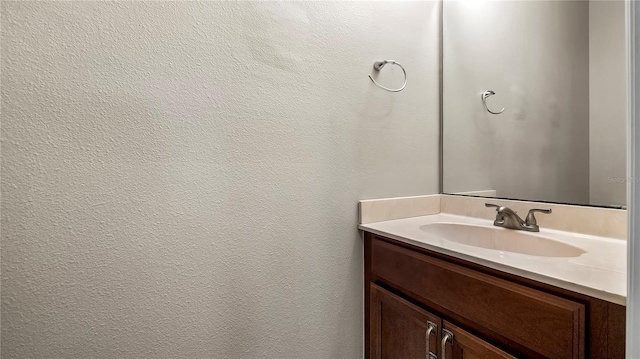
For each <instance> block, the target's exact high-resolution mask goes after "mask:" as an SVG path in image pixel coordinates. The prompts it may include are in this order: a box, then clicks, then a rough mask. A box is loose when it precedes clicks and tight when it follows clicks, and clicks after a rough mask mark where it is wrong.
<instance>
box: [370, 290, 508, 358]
mask: <svg viewBox="0 0 640 359" xmlns="http://www.w3.org/2000/svg"><path fill="white" fill-rule="evenodd" d="M370 291H371V307H370V308H371V311H370V316H371V322H370V327H369V328H370V331H371V333H370V335H371V337H370V338H371V342H370V350H371V357H373V358H384V359H399V358H403V359H414V358H415V359H425V358H430V359H436V358H445V359H513V358H515V357H513V356H511V355H509V354H507V353H505V352H503V351H502V350H500V349H498V348H496V347H495V346H493V345H491V344H489V343H487V342H485V341H483V340H482V339H480V338H478V337H476V336H474V335H472V334H470V333H468V332H466V331H464V330H462V329H460V328H458V327H457V326H455V325H453V324H451V323H449V322H447V321H443V320H442V318H440V317H438V316H436V315H434V314H432V313H429V312H428V311H426V310H424V309H422V308H420V307H418V306H416V305H414V304H411V303H410V302H408V301H406V300H404V299H402V298H401V297H399V296H397V295H395V294H393V293H391V292H389V291H387V290H385V289H383V288H381V287H379V286H377V285H375V284H373V283H372V284H371V288H370ZM442 335H444V337H442ZM443 339H444V340H443ZM443 350H444V352H443ZM442 353H444V355H443V354H442Z"/></svg>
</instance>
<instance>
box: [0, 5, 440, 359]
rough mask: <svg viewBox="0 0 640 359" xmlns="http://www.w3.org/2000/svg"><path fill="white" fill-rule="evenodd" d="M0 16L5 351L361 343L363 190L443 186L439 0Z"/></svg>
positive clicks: (86, 8) (357, 348) (51, 10)
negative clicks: (379, 69)
mask: <svg viewBox="0 0 640 359" xmlns="http://www.w3.org/2000/svg"><path fill="white" fill-rule="evenodd" d="M1 30H2V39H1V40H2V104H1V105H2V352H1V354H2V357H3V358H6V359H9V358H27V357H40V358H45V357H46V358H89V357H91V358H116V357H119V358H133V357H145V358H357V357H361V356H362V345H363V343H362V341H363V336H362V331H363V328H362V326H363V323H362V316H363V313H362V309H363V298H362V296H363V294H362V285H363V274H362V242H361V240H360V237H359V234H358V232H357V230H356V211H357V209H356V208H357V207H356V202H357V200H358V199H366V198H376V197H389V196H405V195H417V194H429V193H436V192H437V190H438V132H439V128H438V52H437V50H438V12H437V5H436V3H433V2H411V3H409V2H382V3H380V2H376V3H346V2H339V3H324V2H313V3H291V2H287V3H248V2H244V3H227V2H224V3H217V2H216V3H211V2H208V3H204V2H200V3H193V2H173V3H156V2H120V3H113V2H109V3H96V2H6V1H3V2H2V29H1ZM384 58H392V59H395V60H398V61H400V62H401V63H402V64H403V65H405V67H406V69H407V72H408V74H409V83H408V85H407V88H406V90H405V91H403V92H401V93H398V94H392V93H388V92H384V91H382V90H380V89H378V88H376V87H374V86H373V85H372V84H371V83H370V82H369V79H368V78H367V74H368V73H369V72H370V71H371V66H372V63H373V62H374V61H375V60H380V59H384ZM379 79H380V80H381V81H383V82H385V83H387V84H389V85H394V84H397V83H399V82H400V81H401V78H400V71H399V69H387V68H385V69H384V73H383V74H381V76H380V77H379Z"/></svg>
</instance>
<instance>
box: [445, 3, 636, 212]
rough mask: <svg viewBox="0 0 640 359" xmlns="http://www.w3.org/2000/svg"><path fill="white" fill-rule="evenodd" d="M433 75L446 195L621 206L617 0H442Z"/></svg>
mask: <svg viewBox="0 0 640 359" xmlns="http://www.w3.org/2000/svg"><path fill="white" fill-rule="evenodd" d="M442 76H443V83H442V85H443V118H442V131H443V143H442V146H443V151H442V156H443V158H442V166H443V171H442V176H443V178H442V186H443V192H444V193H449V194H466V195H473V196H486V197H500V198H510V199H522V200H533V201H547V202H557V203H570V204H583V205H597V206H613V207H624V206H626V185H627V184H626V181H627V179H626V176H627V172H626V140H627V135H626V49H625V4H624V1H588V0H579V1H561V0H555V1H550V0H540V1H486V0H485V1H482V0H467V1H444V2H443V75H442ZM503 108H504V111H502V112H501V110H502V109H503Z"/></svg>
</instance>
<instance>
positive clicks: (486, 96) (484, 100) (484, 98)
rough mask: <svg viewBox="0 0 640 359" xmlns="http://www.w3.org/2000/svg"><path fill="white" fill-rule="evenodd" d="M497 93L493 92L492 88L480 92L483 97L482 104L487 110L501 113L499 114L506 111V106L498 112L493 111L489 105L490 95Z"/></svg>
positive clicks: (496, 113) (494, 113)
mask: <svg viewBox="0 0 640 359" xmlns="http://www.w3.org/2000/svg"><path fill="white" fill-rule="evenodd" d="M495 94H496V93H495V92H493V91H491V90H487V91H485V92H483V93H482V94H480V97H481V98H482V105H483V106H484V109H485V110H487V112H489V113H490V114H492V115H499V114H501V113H503V112H504V107H503V108H502V110H500V111H498V112H493V111H491V110H489V107H487V98H488V97H489V96H493V95H495Z"/></svg>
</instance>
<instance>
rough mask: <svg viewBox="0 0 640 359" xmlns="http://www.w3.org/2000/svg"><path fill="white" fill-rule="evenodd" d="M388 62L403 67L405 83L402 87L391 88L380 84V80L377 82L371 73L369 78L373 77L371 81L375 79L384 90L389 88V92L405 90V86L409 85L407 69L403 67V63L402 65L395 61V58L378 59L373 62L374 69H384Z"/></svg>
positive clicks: (377, 84)
mask: <svg viewBox="0 0 640 359" xmlns="http://www.w3.org/2000/svg"><path fill="white" fill-rule="evenodd" d="M386 64H391V65H396V66H398V67H400V68H401V69H402V73H403V74H404V83H403V84H402V87H400V88H397V89H390V88H388V87H385V86H382V85H380V84H379V83H378V82H376V80H374V79H373V77H371V75H369V79H371V81H373V83H374V84H375V85H376V86H378V87H380V88H381V89H383V90H387V91H389V92H400V91H402V90H404V87H405V86H407V71H405V69H404V67H402V65H400V63H398V62H395V61H394V60H384V61H376V62H374V63H373V69H374V70H376V71H380V70H382V68H383V67H384V65H386Z"/></svg>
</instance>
